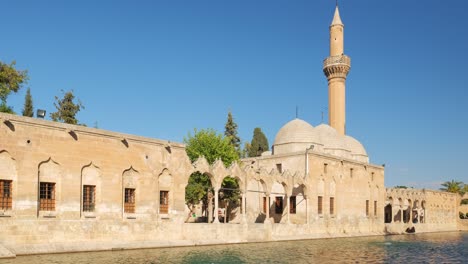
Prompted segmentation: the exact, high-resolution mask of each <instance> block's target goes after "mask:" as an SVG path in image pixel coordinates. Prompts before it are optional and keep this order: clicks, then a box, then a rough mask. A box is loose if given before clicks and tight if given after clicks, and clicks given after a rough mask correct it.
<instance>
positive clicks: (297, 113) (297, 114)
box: [296, 105, 299, 118]
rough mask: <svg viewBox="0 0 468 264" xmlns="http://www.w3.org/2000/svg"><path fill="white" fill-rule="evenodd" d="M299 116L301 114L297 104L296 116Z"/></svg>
mask: <svg viewBox="0 0 468 264" xmlns="http://www.w3.org/2000/svg"><path fill="white" fill-rule="evenodd" d="M298 116H299V109H298V107H297V105H296V118H298Z"/></svg>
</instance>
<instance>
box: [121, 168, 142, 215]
mask: <svg viewBox="0 0 468 264" xmlns="http://www.w3.org/2000/svg"><path fill="white" fill-rule="evenodd" d="M139 179H140V173H139V172H138V171H137V170H135V169H134V168H133V167H130V168H128V169H126V170H125V171H124V172H123V173H122V200H123V201H122V203H123V206H122V207H123V208H122V212H123V216H124V217H125V216H126V217H127V218H133V216H132V215H133V214H135V213H137V209H138V202H139V200H140V199H139V198H140V191H139V190H138V189H139Z"/></svg>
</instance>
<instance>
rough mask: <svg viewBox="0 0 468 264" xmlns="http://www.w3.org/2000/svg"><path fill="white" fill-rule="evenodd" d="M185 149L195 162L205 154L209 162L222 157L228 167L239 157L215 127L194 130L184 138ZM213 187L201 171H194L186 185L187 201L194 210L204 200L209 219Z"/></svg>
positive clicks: (228, 140) (211, 162) (226, 138)
mask: <svg viewBox="0 0 468 264" xmlns="http://www.w3.org/2000/svg"><path fill="white" fill-rule="evenodd" d="M184 143H185V144H186V147H185V151H186V152H187V156H188V157H189V159H190V160H191V161H192V162H194V161H195V160H197V159H198V158H199V157H201V156H203V157H205V159H206V160H207V161H208V163H209V164H213V163H214V162H215V161H216V160H217V159H220V160H221V161H222V162H223V163H224V165H225V166H226V167H227V166H229V165H231V163H232V162H235V161H237V160H238V159H239V156H238V154H237V151H236V149H235V148H234V146H233V145H231V142H230V139H229V138H228V137H224V136H223V135H221V134H218V133H216V132H215V131H214V130H213V129H202V130H199V131H198V130H196V129H195V130H194V134H193V135H191V134H190V133H189V134H188V136H187V137H186V138H184ZM212 194H213V188H212V186H211V181H210V178H209V176H208V175H206V174H201V173H199V172H195V173H193V174H192V175H191V176H190V178H189V182H188V184H187V186H186V187H185V203H186V204H187V206H188V207H189V209H190V210H191V211H192V210H193V206H194V205H196V204H198V203H200V201H202V202H203V204H204V207H205V208H208V219H211V202H209V201H211V200H212V199H211V197H212Z"/></svg>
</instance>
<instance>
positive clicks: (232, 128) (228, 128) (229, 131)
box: [224, 111, 240, 156]
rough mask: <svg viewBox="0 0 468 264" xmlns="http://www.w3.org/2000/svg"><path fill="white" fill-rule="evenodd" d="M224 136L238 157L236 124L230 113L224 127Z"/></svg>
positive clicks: (238, 139) (238, 141)
mask: <svg viewBox="0 0 468 264" xmlns="http://www.w3.org/2000/svg"><path fill="white" fill-rule="evenodd" d="M224 135H225V136H226V137H227V138H229V142H230V143H231V145H233V146H234V148H235V149H236V151H237V153H238V154H239V156H240V138H239V136H238V135H237V124H236V122H234V119H233V118H232V113H231V111H229V112H228V118H227V121H226V125H225V126H224Z"/></svg>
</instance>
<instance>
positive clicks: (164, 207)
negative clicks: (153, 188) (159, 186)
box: [159, 191, 169, 214]
mask: <svg viewBox="0 0 468 264" xmlns="http://www.w3.org/2000/svg"><path fill="white" fill-rule="evenodd" d="M159 213H160V214H167V213H169V192H168V191H160V192H159Z"/></svg>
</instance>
